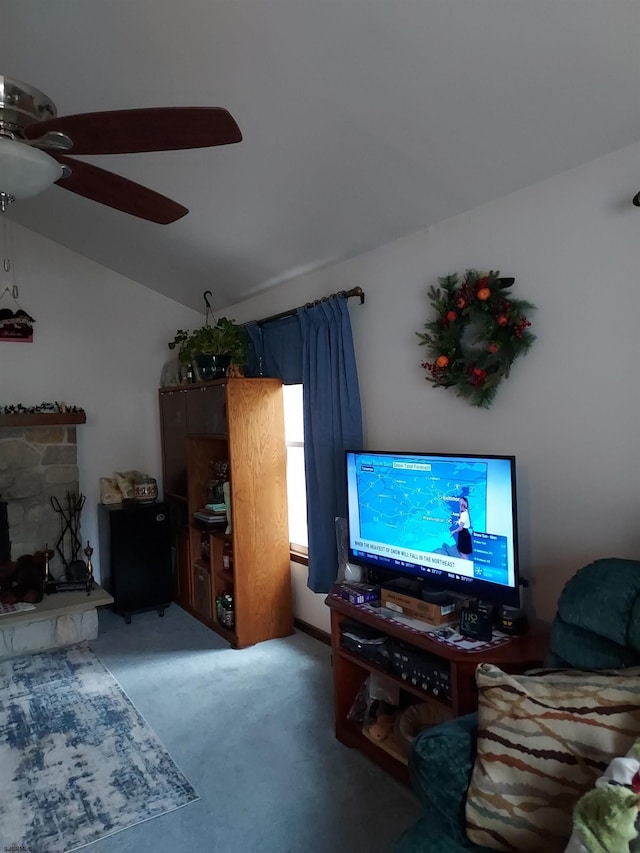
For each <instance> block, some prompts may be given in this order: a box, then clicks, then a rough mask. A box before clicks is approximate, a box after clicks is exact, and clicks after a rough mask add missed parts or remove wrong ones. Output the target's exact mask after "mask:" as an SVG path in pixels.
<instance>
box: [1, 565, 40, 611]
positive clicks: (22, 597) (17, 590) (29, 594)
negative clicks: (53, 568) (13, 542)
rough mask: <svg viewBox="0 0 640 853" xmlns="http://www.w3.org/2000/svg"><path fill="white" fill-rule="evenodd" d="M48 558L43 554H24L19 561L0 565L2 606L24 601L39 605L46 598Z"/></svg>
mask: <svg viewBox="0 0 640 853" xmlns="http://www.w3.org/2000/svg"><path fill="white" fill-rule="evenodd" d="M45 561H46V557H45V555H44V554H43V553H36V554H23V555H22V557H18V559H17V561H15V562H13V561H8V562H5V563H3V564H2V565H0V604H17V603H18V602H19V601H24V602H27V603H29V604H37V603H38V602H39V601H42V599H43V597H44V574H45Z"/></svg>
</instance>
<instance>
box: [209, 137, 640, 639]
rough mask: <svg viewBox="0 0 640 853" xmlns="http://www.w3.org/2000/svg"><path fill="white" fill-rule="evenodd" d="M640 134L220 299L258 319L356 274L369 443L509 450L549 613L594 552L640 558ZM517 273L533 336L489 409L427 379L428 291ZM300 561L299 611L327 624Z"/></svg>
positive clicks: (528, 550)
mask: <svg viewBox="0 0 640 853" xmlns="http://www.w3.org/2000/svg"><path fill="white" fill-rule="evenodd" d="M639 184H640V145H634V146H632V147H630V148H626V149H624V150H622V151H618V152H615V153H613V154H611V155H608V156H607V157H604V158H601V159H599V160H597V161H594V162H592V163H590V164H586V165H584V166H581V167H579V168H577V169H574V170H572V171H570V172H566V173H564V174H562V175H560V176H558V177H554V178H551V179H549V180H546V181H544V182H541V183H539V184H537V185H535V186H533V187H531V188H529V189H526V190H522V191H519V192H516V193H513V194H511V195H509V196H506V197H504V198H502V199H499V200H497V201H494V202H492V203H490V204H486V205H484V206H482V207H480V208H478V209H476V210H473V211H470V212H468V213H465V214H463V215H461V216H457V217H455V218H454V219H450V220H448V221H446V222H442V223H440V224H438V225H436V226H434V227H431V228H429V229H428V230H424V231H421V232H418V233H415V234H412V235H410V236H407V237H406V238H404V239H402V240H398V241H396V242H394V243H392V244H390V245H386V246H382V247H380V248H378V249H376V250H375V251H372V252H369V253H367V254H365V255H362V256H360V257H357V258H353V259H351V260H349V261H347V262H343V263H340V264H335V265H332V266H329V267H326V268H324V269H322V270H319V271H316V272H314V273H311V274H307V275H305V276H302V277H300V278H298V279H295V280H293V281H291V282H288V283H285V284H283V285H281V286H279V287H278V288H276V289H275V290H272V291H269V292H268V293H265V294H262V295H259V296H256V297H255V298H253V299H251V300H248V301H246V302H243V303H240V304H237V305H234V306H231V307H229V308H227V309H226V310H225V312H224V313H226V314H227V315H228V316H233V317H235V318H236V319H237V320H239V321H245V320H249V319H259V318H260V317H263V316H267V315H269V314H272V313H275V312H278V311H282V310H286V309H289V308H293V307H296V306H298V305H300V304H303V303H304V302H306V301H307V300H310V299H314V298H317V297H319V296H323V295H326V294H329V293H332V292H335V291H337V290H342V289H346V288H350V287H353V286H354V285H361V286H362V287H363V288H364V289H365V291H366V303H365V305H363V306H361V307H360V306H358V305H357V300H352V302H351V303H350V314H351V318H352V325H353V330H354V338H355V345H356V354H357V359H358V370H359V376H360V383H361V393H362V402H363V414H364V423H365V440H366V445H367V446H368V447H369V448H372V449H374V448H378V449H404V450H426V451H430V450H433V451H449V450H451V451H457V452H472V453H497V454H501V453H505V454H514V455H515V456H516V457H517V468H518V498H519V500H518V509H519V529H520V546H521V566H522V571H523V573H524V575H525V576H528V577H529V578H530V580H531V582H532V588H531V590H530V601H529V603H530V604H531V605H532V606H533V608H534V610H535V612H536V614H537V615H538V616H539V617H541V618H545V619H549V618H551V617H552V616H553V614H554V612H555V604H556V601H557V598H558V595H559V593H560V591H561V589H562V586H563V585H564V583H565V581H566V580H567V579H568V578H569V577H570V576H571V575H572V574H573V573H574V572H575V571H576V570H577V569H578V568H580V567H581V566H583V565H585V564H586V563H588V562H590V561H591V560H593V559H597V558H600V557H609V556H617V557H628V558H640V526H639V525H638V509H637V507H638V499H639V495H640V488H639V487H640V480H639V464H638V463H639V449H640V440H639V438H638V433H639V420H640V405H639V403H640V381H639V380H638V376H637V365H638V356H639V354H640V352H639V344H638V333H637V326H638V322H639V317H640V287H639V285H638V269H639V265H640V264H639V262H640V249H639V245H640V210H637V209H636V208H634V207H632V206H631V198H632V196H633V195H634V194H635V193H636V192H637V190H638V189H639V188H640V187H639ZM470 267H473V268H477V269H482V270H487V269H499V270H500V271H501V272H502V274H503V275H509V276H515V278H516V284H515V287H514V295H515V296H516V297H520V298H524V299H528V300H530V301H531V302H533V303H534V304H535V305H536V306H537V308H538V310H537V311H536V312H535V314H534V315H533V317H532V319H533V324H534V325H533V327H532V331H533V332H534V333H535V334H536V335H537V337H538V340H537V342H536V343H535V344H534V346H533V349H532V350H531V352H530V353H529V354H528V355H527V356H526V357H524V358H523V359H521V360H519V361H518V362H516V364H515V367H514V369H513V372H512V375H511V378H510V379H509V380H507V381H506V382H505V383H504V384H503V386H502V387H501V388H500V390H499V392H498V396H497V399H496V401H495V403H494V404H493V406H492V408H491V409H490V410H489V411H485V410H480V409H477V408H473V407H472V406H471V405H470V404H469V403H467V402H465V401H463V400H460V399H458V398H457V397H456V396H455V394H454V393H453V391H451V390H444V389H440V388H432V387H431V386H430V385H429V384H428V383H427V382H426V381H425V373H424V371H423V370H422V368H421V367H420V362H421V360H422V358H423V354H424V351H423V350H422V349H421V348H420V347H419V346H418V339H417V338H416V332H418V331H422V326H423V324H424V323H425V322H426V320H427V319H428V317H429V311H430V308H429V305H428V302H427V297H426V292H427V288H428V287H429V285H431V284H433V283H436V282H437V278H438V277H439V276H442V275H445V274H447V273H450V272H455V271H458V272H464V270H465V269H467V268H470ZM305 583H306V578H305V576H304V572H302V571H300V569H299V567H296V568H295V571H294V602H295V612H296V615H297V616H298V617H299V618H302V619H305V620H306V621H309V622H312V623H313V624H317V625H318V626H319V627H321V628H326V629H328V625H329V620H328V614H327V612H326V608H325V607H324V605H323V599H324V596H321V595H317V594H314V593H311V592H310V591H309V590H308V589H306V586H305Z"/></svg>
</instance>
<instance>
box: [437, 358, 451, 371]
mask: <svg viewBox="0 0 640 853" xmlns="http://www.w3.org/2000/svg"><path fill="white" fill-rule="evenodd" d="M448 366H449V359H448V358H447V356H446V355H439V356H438V357H437V358H436V367H439V368H444V367H448Z"/></svg>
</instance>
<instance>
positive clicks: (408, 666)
mask: <svg viewBox="0 0 640 853" xmlns="http://www.w3.org/2000/svg"><path fill="white" fill-rule="evenodd" d="M391 670H392V671H393V672H394V673H395V674H396V675H399V676H400V678H401V679H402V680H403V681H406V682H407V683H409V684H412V685H413V686H414V687H419V688H420V690H424V691H425V692H427V693H431V694H432V695H433V696H438V697H440V698H441V699H448V700H449V701H451V672H450V670H449V665H448V663H447V662H446V661H444V660H442V658H439V657H437V656H436V655H431V654H429V652H423V651H420V650H419V649H415V648H414V647H413V646H409V645H407V644H406V643H402V642H401V641H400V640H396V639H393V640H392V641H391Z"/></svg>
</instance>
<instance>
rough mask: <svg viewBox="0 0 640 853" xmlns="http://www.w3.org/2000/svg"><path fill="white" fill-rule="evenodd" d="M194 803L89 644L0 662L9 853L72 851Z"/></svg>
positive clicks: (0, 754)
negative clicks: (21, 852) (12, 851)
mask: <svg viewBox="0 0 640 853" xmlns="http://www.w3.org/2000/svg"><path fill="white" fill-rule="evenodd" d="M197 799H198V795H197V794H196V792H195V791H194V789H193V788H192V786H191V785H190V784H189V782H188V781H187V779H186V778H185V777H184V775H183V774H182V773H181V771H180V770H179V769H178V767H177V766H176V765H175V763H174V762H173V759H172V758H171V756H170V755H169V754H168V753H167V751H166V750H165V748H164V747H163V746H162V744H161V743H160V741H159V740H158V738H157V737H156V735H155V734H154V732H153V731H152V730H151V729H150V728H149V726H148V724H147V723H146V722H145V720H144V719H143V718H142V716H141V715H140V714H139V712H138V711H137V710H136V708H135V707H134V706H133V704H132V703H131V700H130V699H129V698H128V696H127V695H126V694H125V693H124V691H123V690H122V688H121V687H120V685H119V684H118V683H117V681H116V680H115V679H114V678H113V676H112V675H111V673H110V672H109V671H108V670H107V669H105V667H104V666H103V665H102V663H101V662H100V661H99V660H98V658H97V657H96V656H95V655H94V654H93V652H92V651H91V650H90V649H89V648H88V647H87V645H86V644H81V645H78V646H72V647H70V648H67V649H57V650H55V651H51V652H43V653H40V654H34V655H29V656H28V657H21V658H14V659H12V660H7V661H2V662H0V844H2V845H3V846H4V849H5V850H12V849H15V850H29V851H32V853H63V851H70V850H75V849H77V848H78V847H82V846H84V845H85V844H89V843H90V842H92V841H96V840H97V839H98V838H102V837H103V836H105V835H111V834H113V833H114V832H119V831H120V830H121V829H126V828H128V827H130V826H134V825H135V824H137V823H140V822H142V821H145V820H149V819H150V818H153V817H157V816H158V815H161V814H165V813H166V812H170V811H173V810H174V809H177V808H180V807H181V806H184V805H187V803H191V802H194V801H195V800H197Z"/></svg>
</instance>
